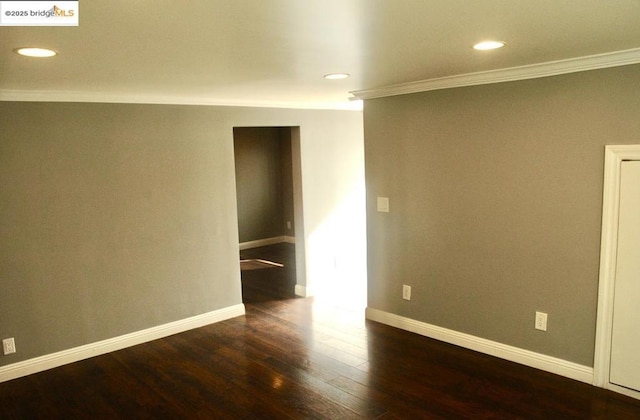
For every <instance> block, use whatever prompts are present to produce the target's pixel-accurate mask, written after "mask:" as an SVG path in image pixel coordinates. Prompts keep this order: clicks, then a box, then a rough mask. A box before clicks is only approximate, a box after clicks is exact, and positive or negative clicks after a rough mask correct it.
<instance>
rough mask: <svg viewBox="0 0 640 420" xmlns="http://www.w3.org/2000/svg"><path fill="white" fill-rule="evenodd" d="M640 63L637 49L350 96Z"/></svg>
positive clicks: (380, 95) (403, 92)
mask: <svg viewBox="0 0 640 420" xmlns="http://www.w3.org/2000/svg"><path fill="white" fill-rule="evenodd" d="M638 63H640V48H634V49H630V50H624V51H615V52H611V53H605V54H597V55H589V56H585V57H578V58H570V59H567V60H558V61H549V62H546V63H538V64H531V65H527V66H519V67H509V68H505V69H498V70H489V71H482V72H477V73H466V74H459V75H455V76H447V77H440V78H436V79H428V80H421V81H417V82H409V83H401V84H397V85H390V86H384V87H380V88H375V89H363V90H356V91H353V92H350V93H351V94H352V95H353V96H354V97H355V98H356V99H362V100H365V99H374V98H384V97H387V96H396V95H406V94H409V93H418V92H427V91H431V90H441V89H451V88H457V87H463V86H475V85H486V84H491V83H502V82H512V81H516V80H527V79H536V78H540V77H549V76H556V75H560V74H567V73H576V72H581V71H587V70H597V69H603V68H608V67H617V66H625V65H629V64H638Z"/></svg>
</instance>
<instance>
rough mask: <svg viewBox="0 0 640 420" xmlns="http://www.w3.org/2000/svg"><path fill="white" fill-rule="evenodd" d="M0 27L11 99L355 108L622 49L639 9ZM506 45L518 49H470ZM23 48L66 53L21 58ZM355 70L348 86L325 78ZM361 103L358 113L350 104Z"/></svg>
mask: <svg viewBox="0 0 640 420" xmlns="http://www.w3.org/2000/svg"><path fill="white" fill-rule="evenodd" d="M79 7H80V14H79V23H80V24H79V26H78V27H0V99H4V100H21V99H22V100H52V101H55V100H61V101H65V100H74V101H100V102H149V103H194V104H198V103H203V104H222V105H251V106H290V107H310V108H340V107H348V106H349V101H348V98H349V97H350V96H351V95H350V94H349V92H351V91H359V90H363V89H375V88H380V87H384V86H389V85H396V84H403V83H407V82H415V81H421V80H429V79H438V78H442V77H447V76H452V75H460V74H468V73H476V72H485V71H489V70H496V69H503V68H511V67H519V66H527V65H531V64H535V63H545V62H550V61H556V60H565V59H571V58H577V57H584V56H591V55H596V54H603V53H608V52H614V51H622V50H635V49H638V50H637V51H632V52H633V54H636V53H637V55H638V57H640V49H639V48H640V0H609V1H606V0H475V1H472V0H189V1H188V2H187V1H185V2H176V1H166V0H154V1H144V0H138V1H131V0H127V1H125V0H109V1H107V0H91V1H81V2H80V5H79ZM485 39H498V40H503V41H506V42H507V44H508V45H507V47H505V48H502V49H500V50H495V51H485V52H479V51H475V50H473V49H472V48H471V46H472V45H473V44H474V43H476V42H478V41H481V40H485ZM21 46H41V47H48V48H52V49H55V50H57V51H59V55H58V56H57V57H54V58H49V59H33V58H25V57H21V56H18V55H17V54H15V53H13V52H12V50H13V49H14V48H16V47H21ZM333 72H347V73H350V74H351V75H352V76H351V78H349V79H346V80H338V81H329V80H325V79H324V78H323V77H322V76H323V75H324V74H327V73H333ZM352 105H353V104H352Z"/></svg>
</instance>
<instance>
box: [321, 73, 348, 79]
mask: <svg viewBox="0 0 640 420" xmlns="http://www.w3.org/2000/svg"><path fill="white" fill-rule="evenodd" d="M349 76H350V74H349V73H330V74H325V75H324V78H325V79H327V80H340V79H346V78H347V77H349Z"/></svg>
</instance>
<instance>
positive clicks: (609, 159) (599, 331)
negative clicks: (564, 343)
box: [593, 145, 640, 399]
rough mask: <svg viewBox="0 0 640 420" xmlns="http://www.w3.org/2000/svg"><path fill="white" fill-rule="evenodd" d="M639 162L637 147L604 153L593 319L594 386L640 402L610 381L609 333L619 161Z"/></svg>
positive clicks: (609, 149) (636, 395)
mask: <svg viewBox="0 0 640 420" xmlns="http://www.w3.org/2000/svg"><path fill="white" fill-rule="evenodd" d="M625 160H640V145H616V146H613V145H610V146H605V152H604V185H603V192H602V238H601V242H600V280H599V286H598V315H597V319H596V343H595V357H594V361H593V380H594V385H596V386H599V387H602V388H606V389H610V390H612V391H616V392H619V393H622V394H625V395H628V396H631V397H634V398H638V399H640V392H636V391H632V390H629V389H627V388H624V387H620V386H617V385H615V384H612V383H610V382H609V365H610V361H611V331H612V325H613V297H614V287H615V284H614V282H615V273H616V260H617V256H618V255H617V254H618V246H617V244H618V223H619V221H618V210H619V203H620V168H621V164H622V161H625Z"/></svg>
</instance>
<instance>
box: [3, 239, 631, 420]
mask: <svg viewBox="0 0 640 420" xmlns="http://www.w3.org/2000/svg"><path fill="white" fill-rule="evenodd" d="M283 249H285V251H286V247H284V248H283ZM271 251H272V252H273V253H274V254H277V253H278V252H280V251H281V250H280V251H279V250H278V248H277V247H275V248H274V249H272V250H271ZM262 256H264V254H262ZM270 258H274V259H275V258H277V257H273V256H271V257H270ZM286 258H287V257H286V255H285V256H283V257H282V258H281V261H286ZM285 267H287V265H286V264H285ZM277 271H280V272H281V273H286V269H279V268H268V269H264V270H251V275H250V276H249V277H250V278H249V277H247V276H246V274H247V272H243V293H244V298H245V302H246V308H247V314H246V316H243V317H238V318H234V319H231V320H228V321H224V322H220V323H217V324H213V325H209V326H205V327H202V328H198V329H196V330H192V331H188V332H185V333H182V334H177V335H174V336H171V337H167V338H164V339H161V340H156V341H153V342H150V343H146V344H142V345H139V346H135V347H131V348H128V349H125V350H121V351H117V352H113V353H110V354H106V355H103V356H98V357H94V358H92V359H88V360H84V361H81V362H77V363H73V364H70V365H66V366H62V367H60V368H56V369H52V370H49V371H46V372H41V373H38V374H34V375H31V376H28V377H24V378H20V379H16V380H13V381H9V382H5V383H2V384H0V418H1V419H39V418H41V419H57V418H65V419H67V418H69V419H78V418H91V419H94V418H109V419H112V418H181V419H183V418H189V419H191V418H205V419H210V418H215V419H222V418H233V419H238V418H244V419H258V418H260V419H262V418H265V419H286V418H316V419H344V418H348V419H350V418H372V419H374V418H377V419H422V418H442V419H459V418H464V419H467V418H469V419H485V418H494V419H511V418H522V419H572V418H575V419H633V418H640V402H639V401H636V400H633V399H630V398H627V397H624V396H620V395H617V394H615V393H612V392H609V391H605V390H602V389H599V388H595V387H592V386H590V385H587V384H583V383H580V382H576V381H572V380H569V379H566V378H562V377H559V376H556V375H552V374H549V373H545V372H542V371H538V370H535V369H531V368H527V367H524V366H520V365H517V364H515V363H511V362H507V361H504V360H501V359H497V358H494V357H490V356H486V355H483V354H480V353H476V352H473V351H468V350H465V349H461V348H458V347H455V346H452V345H448V344H445V343H441V342H438V341H435V340H431V339H428V338H425V337H422V336H419V335H416V334H412V333H408V332H405V331H401V330H397V329H394V328H391V327H388V326H385V325H382V324H378V323H375V322H370V321H365V320H364V319H363V315H362V313H361V312H360V311H359V312H354V311H350V310H348V309H344V308H335V307H330V306H323V305H319V304H316V303H314V301H313V299H309V298H305V299H302V298H291V297H292V293H293V291H292V289H291V288H290V287H289V286H291V284H290V283H291V279H289V280H283V279H282V278H280V279H275V280H274V278H275V277H277V276H276V275H275V274H272V273H274V272H277ZM274 276H275V277H274ZM269 279H271V280H269ZM272 281H275V282H276V283H277V282H281V284H280V285H279V286H278V287H276V288H275V289H273V290H269V288H268V284H269V282H272ZM244 283H246V284H244ZM287 284H288V286H286V285H287ZM281 292H282V294H280V293H281Z"/></svg>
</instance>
